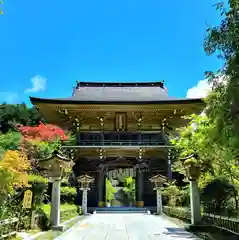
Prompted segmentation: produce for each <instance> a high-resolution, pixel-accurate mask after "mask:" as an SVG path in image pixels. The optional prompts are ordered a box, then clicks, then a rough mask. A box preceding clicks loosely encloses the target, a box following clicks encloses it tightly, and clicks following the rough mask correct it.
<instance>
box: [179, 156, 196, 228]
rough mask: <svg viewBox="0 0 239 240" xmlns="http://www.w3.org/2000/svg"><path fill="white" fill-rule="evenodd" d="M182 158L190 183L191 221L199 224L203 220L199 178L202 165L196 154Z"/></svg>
mask: <svg viewBox="0 0 239 240" xmlns="http://www.w3.org/2000/svg"><path fill="white" fill-rule="evenodd" d="M181 160H182V161H183V165H184V168H185V171H186V175H187V178H188V180H189V183H190V208H191V223H192V224H199V223H200V222H201V210H200V193H199V189H198V185H197V180H198V178H199V177H200V165H199V163H198V160H197V155H196V154H192V155H189V156H187V157H185V158H183V159H181Z"/></svg>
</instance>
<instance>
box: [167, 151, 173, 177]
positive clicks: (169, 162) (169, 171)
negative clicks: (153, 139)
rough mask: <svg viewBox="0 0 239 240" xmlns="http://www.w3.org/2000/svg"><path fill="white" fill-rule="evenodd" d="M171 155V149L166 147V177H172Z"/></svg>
mask: <svg viewBox="0 0 239 240" xmlns="http://www.w3.org/2000/svg"><path fill="white" fill-rule="evenodd" d="M171 159H172V155H171V149H170V148H168V179H172V160H171Z"/></svg>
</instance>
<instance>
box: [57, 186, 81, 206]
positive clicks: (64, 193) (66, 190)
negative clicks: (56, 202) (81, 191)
mask: <svg viewBox="0 0 239 240" xmlns="http://www.w3.org/2000/svg"><path fill="white" fill-rule="evenodd" d="M76 194H77V191H76V188H74V187H61V202H62V203H72V204H73V203H74V202H75V198H76Z"/></svg>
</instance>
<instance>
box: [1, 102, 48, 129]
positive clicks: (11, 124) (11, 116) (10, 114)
mask: <svg viewBox="0 0 239 240" xmlns="http://www.w3.org/2000/svg"><path fill="white" fill-rule="evenodd" d="M41 121H42V122H44V120H43V119H42V117H41V116H40V114H39V113H38V111H37V110H36V109H35V108H28V107H27V106H26V104H15V105H13V104H1V105H0V132H2V133H6V132H8V131H10V130H12V131H16V124H22V125H24V126H37V125H38V124H39V123H40V122H41Z"/></svg>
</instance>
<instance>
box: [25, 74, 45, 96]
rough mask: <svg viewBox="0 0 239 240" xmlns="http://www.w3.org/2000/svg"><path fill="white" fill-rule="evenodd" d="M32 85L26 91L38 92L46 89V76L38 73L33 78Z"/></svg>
mask: <svg viewBox="0 0 239 240" xmlns="http://www.w3.org/2000/svg"><path fill="white" fill-rule="evenodd" d="M31 82H32V87H31V88H27V89H26V90H25V91H24V92H25V93H36V92H40V91H44V90H45V89H46V78H45V77H43V76H40V75H36V76H34V77H32V78H31Z"/></svg>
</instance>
